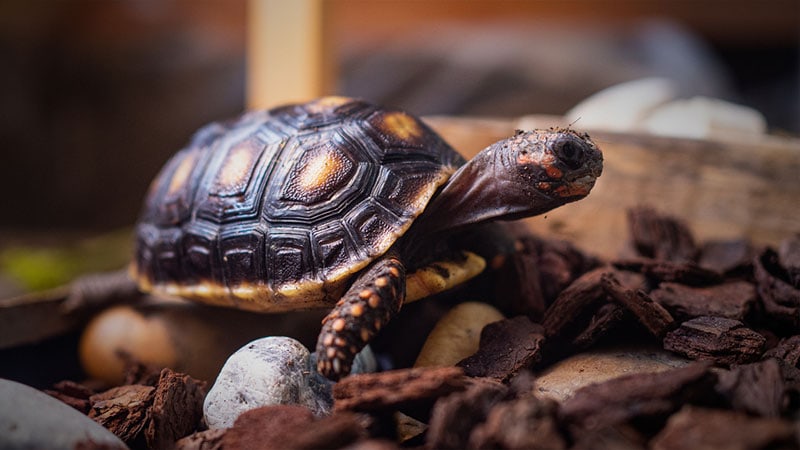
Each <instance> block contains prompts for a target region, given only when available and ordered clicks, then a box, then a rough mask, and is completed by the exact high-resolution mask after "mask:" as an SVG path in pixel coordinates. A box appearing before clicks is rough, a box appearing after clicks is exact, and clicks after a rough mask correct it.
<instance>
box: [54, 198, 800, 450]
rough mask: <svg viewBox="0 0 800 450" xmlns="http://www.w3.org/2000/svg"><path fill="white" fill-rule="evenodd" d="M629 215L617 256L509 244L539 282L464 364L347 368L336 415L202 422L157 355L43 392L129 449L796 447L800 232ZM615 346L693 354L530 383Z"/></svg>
mask: <svg viewBox="0 0 800 450" xmlns="http://www.w3.org/2000/svg"><path fill="white" fill-rule="evenodd" d="M628 224H629V231H630V233H631V238H630V245H629V247H630V248H632V249H634V251H635V255H632V256H628V257H626V258H624V259H620V260H615V261H599V260H597V259H596V258H593V257H592V256H590V255H586V254H584V253H582V252H580V251H579V250H577V249H575V248H574V247H573V246H571V245H570V244H568V243H565V242H563V241H549V240H543V239H539V238H535V237H522V238H520V239H519V241H518V243H517V249H518V250H519V253H520V255H519V257H518V258H516V259H512V260H510V262H509V263H508V264H505V265H504V266H503V267H504V268H506V269H507V268H509V267H511V268H513V269H514V270H517V271H518V272H516V273H515V274H513V276H508V277H500V278H498V279H501V280H505V281H509V282H511V281H513V282H516V283H519V282H522V281H524V280H525V275H526V274H528V275H530V276H531V277H533V278H534V279H533V281H531V283H530V284H529V285H525V286H522V287H521V288H520V292H524V295H522V296H521V297H519V298H517V299H515V300H513V301H508V302H506V305H507V306H508V307H507V308H505V310H504V312H506V313H507V314H508V315H509V316H510V317H509V318H508V319H505V320H502V321H499V322H495V323H492V324H490V325H487V326H486V327H485V328H484V329H483V331H482V333H481V336H480V346H479V349H478V351H477V352H476V353H475V354H473V355H472V356H470V357H468V358H466V359H464V360H462V361H461V362H459V363H458V365H457V367H438V368H400V369H396V370H391V371H385V372H380V373H373V374H360V375H353V376H349V377H345V378H344V379H343V380H341V381H340V382H339V383H337V384H336V385H335V386H334V389H333V398H334V412H333V413H332V414H331V415H330V416H328V417H324V418H317V417H314V416H313V415H312V414H311V412H310V411H309V410H307V409H305V408H303V407H300V406H270V407H262V408H258V409H255V410H252V411H249V412H247V413H245V414H243V415H241V416H240V417H239V419H238V420H237V421H236V423H235V425H234V426H233V427H232V428H230V429H227V430H206V429H205V426H204V424H203V420H202V399H203V395H204V388H205V387H204V384H203V383H202V382H198V381H197V380H193V379H191V378H190V377H188V376H186V375H182V374H178V373H175V372H172V371H170V370H166V369H165V370H164V371H161V372H158V373H154V372H152V371H148V370H145V369H144V368H142V367H139V368H138V372H137V371H136V370H132V372H131V376H130V379H129V382H128V384H126V385H124V386H120V387H116V388H112V389H110V390H106V391H102V392H95V391H93V390H90V389H88V388H86V387H84V386H82V385H80V384H76V383H71V382H64V383H59V384H58V385H56V386H54V387H53V389H52V390H50V391H49V393H50V394H51V395H53V396H54V397H56V398H59V399H61V400H63V401H64V402H66V403H67V404H69V405H71V406H73V407H74V408H76V409H78V410H80V411H82V412H84V413H86V414H88V415H89V417H92V418H93V419H95V420H96V421H98V422H99V423H101V424H102V425H104V426H106V427H107V428H109V429H110V430H111V431H113V432H114V433H116V434H117V435H118V436H120V437H121V438H122V439H123V440H124V441H125V442H126V443H128V444H129V445H130V446H131V447H132V448H170V447H173V446H175V447H176V448H180V449H185V450H188V449H221V448H224V449H273V448H285V449H293V448H296V449H311V448H346V449H397V448H425V449H434V448H436V449H439V448H441V449H455V448H466V449H478V448H526V449H528V448H529V449H589V448H591V449H612V448H613V449H645V448H648V449H665V450H667V449H677V448H697V449H711V448H733V449H773V448H781V449H798V448H800V443H799V442H798V437H797V433H796V431H795V430H796V429H797V427H796V425H795V423H796V422H795V418H796V417H797V414H798V412H800V236H791V237H789V238H787V239H786V241H785V242H784V243H783V244H782V245H780V246H779V248H769V247H759V246H757V245H754V244H753V243H751V242H748V241H746V240H742V239H740V240H726V241H708V242H699V241H698V240H697V239H695V237H694V236H693V235H692V233H691V230H690V229H689V228H688V227H687V226H686V225H685V224H684V223H683V222H681V221H680V220H679V219H677V218H674V217H670V216H665V215H662V214H659V213H658V212H657V211H655V210H653V209H649V208H638V209H635V210H632V211H631V212H630V214H629V216H628ZM501 288H502V289H500V292H503V290H505V291H508V290H509V289H510V286H508V285H504V286H502V287H501ZM520 298H521V299H522V300H520ZM500 304H501V305H502V304H503V303H502V302H500ZM401 332H402V330H399V331H398V332H397V333H398V334H397V336H394V337H389V339H397V340H400V341H402V340H403V339H406V338H407V337H406V336H403V335H401V334H400V333H401ZM617 342H637V343H642V344H647V345H657V346H660V347H661V348H663V349H665V350H666V351H669V352H672V353H674V354H676V355H679V356H682V357H684V358H687V359H689V360H692V362H691V363H690V364H689V365H687V366H685V367H682V368H676V369H670V370H667V371H664V372H659V373H656V374H652V373H648V374H636V373H634V374H629V375H624V376H622V377H618V378H614V379H611V380H608V381H604V382H601V383H597V384H593V385H589V386H586V387H583V388H581V389H579V390H577V391H576V392H574V394H573V395H572V396H571V397H570V398H568V399H567V400H565V401H564V402H563V403H557V402H555V401H553V400H549V399H546V398H543V397H540V396H539V394H538V392H536V391H535V390H534V389H533V388H532V385H533V384H532V382H533V379H534V378H535V375H533V374H535V373H538V372H539V371H540V370H542V369H545V368H547V367H549V366H550V365H552V364H554V363H555V362H558V361H561V360H563V359H565V358H567V357H569V356H571V355H574V354H576V353H578V352H581V351H585V350H586V349H592V348H594V347H597V346H600V345H603V344H604V343H617Z"/></svg>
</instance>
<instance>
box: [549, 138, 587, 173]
mask: <svg viewBox="0 0 800 450" xmlns="http://www.w3.org/2000/svg"><path fill="white" fill-rule="evenodd" d="M554 150H555V154H556V156H558V158H559V159H560V160H561V161H563V162H564V164H566V165H567V166H569V167H570V168H572V169H577V168H578V167H580V166H581V163H582V162H583V156H584V149H583V144H582V143H580V142H577V141H575V140H574V139H561V140H559V141H558V142H556V143H555V145H554Z"/></svg>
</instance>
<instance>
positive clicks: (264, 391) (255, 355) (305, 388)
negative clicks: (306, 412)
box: [203, 336, 377, 428]
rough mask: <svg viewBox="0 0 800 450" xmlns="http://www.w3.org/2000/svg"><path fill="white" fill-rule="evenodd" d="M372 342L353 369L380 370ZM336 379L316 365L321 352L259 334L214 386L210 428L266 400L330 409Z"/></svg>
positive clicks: (207, 407) (206, 409)
mask: <svg viewBox="0 0 800 450" xmlns="http://www.w3.org/2000/svg"><path fill="white" fill-rule="evenodd" d="M376 365H377V364H376V362H375V357H374V356H373V355H372V351H371V350H369V347H366V348H365V349H364V350H363V351H362V352H361V353H359V354H358V356H357V357H356V360H355V362H354V365H353V373H362V372H366V371H375V368H376ZM332 386H333V383H332V382H331V381H330V380H328V379H327V378H325V377H323V376H322V375H320V374H319V373H318V372H317V370H316V355H314V354H310V353H309V351H308V349H306V348H305V346H303V344H301V343H300V342H298V341H296V340H294V339H292V338H288V337H283V336H272V337H265V338H261V339H257V340H255V341H253V342H250V343H249V344H247V345H245V346H244V347H242V348H240V349H239V350H237V351H236V353H234V354H233V355H231V356H230V358H228V360H227V361H226V362H225V365H224V366H222V370H221V371H220V373H219V375H218V376H217V379H216V382H215V383H214V386H212V387H211V390H209V392H208V395H207V396H206V399H205V403H204V404H203V414H204V415H205V419H206V423H207V424H208V426H209V428H229V427H231V426H232V425H233V423H234V422H235V421H236V418H237V417H239V414H241V413H243V412H245V411H249V410H251V409H254V408H258V407H260V406H268V405H301V406H305V407H307V408H309V409H310V410H311V411H312V412H313V413H314V414H315V415H317V416H323V415H327V414H329V413H330V411H331V408H332V406H333V397H332V394H331V390H332Z"/></svg>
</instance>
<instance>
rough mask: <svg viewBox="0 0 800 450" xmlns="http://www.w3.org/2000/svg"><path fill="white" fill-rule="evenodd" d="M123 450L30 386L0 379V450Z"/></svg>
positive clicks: (83, 417)
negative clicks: (100, 449)
mask: <svg viewBox="0 0 800 450" xmlns="http://www.w3.org/2000/svg"><path fill="white" fill-rule="evenodd" d="M82 447H86V448H89V447H91V448H96V447H103V448H109V449H117V448H118V449H127V448H128V447H127V446H126V445H125V443H124V442H122V441H121V440H120V439H119V438H118V437H117V436H115V435H114V434H113V433H111V432H110V431H108V430H107V429H105V428H103V427H102V426H100V425H99V424H97V423H96V422H95V421H93V420H92V419H90V418H88V417H87V416H86V415H84V414H81V413H80V412H79V411H78V410H76V409H74V408H72V407H70V406H68V405H67V404H65V403H63V402H61V401H59V400H56V399H55V398H53V397H50V396H49V395H47V394H45V393H43V392H40V391H38V390H36V389H34V388H32V387H30V386H26V385H24V384H21V383H17V382H15V381H11V380H4V379H0V448H4V449H6V448H8V449H41V448H47V449H75V448H82Z"/></svg>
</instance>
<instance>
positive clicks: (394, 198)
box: [132, 97, 464, 311]
mask: <svg viewBox="0 0 800 450" xmlns="http://www.w3.org/2000/svg"><path fill="white" fill-rule="evenodd" d="M463 163H464V160H463V159H462V157H461V156H460V155H459V154H458V153H457V152H456V151H455V150H453V149H452V148H451V147H450V146H449V145H448V144H447V143H446V142H444V140H442V139H441V138H440V137H439V136H438V135H437V134H436V133H434V132H433V131H432V130H430V129H429V128H428V127H427V126H426V125H425V124H424V123H422V122H421V121H419V120H418V119H416V118H414V117H412V116H411V115H408V114H406V113H404V112H402V111H399V110H388V109H381V108H379V107H377V106H375V105H372V104H369V103H366V102H363V101H358V100H353V99H348V98H342V97H327V98H323V99H320V100H317V101H314V102H311V103H307V104H297V105H289V106H284V107H280V108H276V109H272V110H269V111H258V112H251V113H247V114H244V115H243V116H241V117H239V118H237V119H235V120H233V121H229V122H225V123H213V124H211V125H208V126H206V127H204V128H202V129H201V130H200V131H198V132H197V134H196V135H195V136H194V137H193V139H192V140H191V142H190V144H189V145H188V146H187V147H186V148H184V149H183V150H181V151H180V152H178V153H177V154H176V155H175V156H174V157H173V158H172V159H171V160H170V161H169V162H168V163H167V164H166V165H165V167H164V168H163V169H162V171H161V173H160V174H159V175H158V176H157V177H156V178H155V180H154V181H153V183H152V185H151V187H150V190H149V193H148V195H147V198H146V201H145V205H144V209H143V212H142V214H141V218H140V221H139V223H138V225H137V229H136V255H135V260H134V263H133V266H132V271H133V273H134V276H135V277H136V279H137V280H138V282H139V284H140V287H141V288H142V289H143V290H145V291H150V292H155V293H158V294H162V295H164V294H166V295H175V296H181V297H186V298H192V299H195V300H200V301H203V302H207V303H213V304H220V305H228V306H234V307H238V308H244V309H252V310H262V311H286V310H294V309H303V308H312V307H320V306H326V305H327V306H330V305H331V304H332V303H334V302H336V301H337V300H338V299H339V297H340V296H341V294H342V293H343V291H344V289H345V288H346V284H347V281H348V279H349V278H350V277H351V276H352V275H354V274H356V273H358V272H359V271H360V270H361V269H363V268H364V267H366V266H367V265H368V264H369V263H370V262H371V261H373V260H374V259H375V258H376V257H378V256H380V255H382V254H384V253H385V252H386V251H387V250H388V249H389V248H390V247H391V246H392V245H393V244H394V243H395V241H396V240H397V239H398V238H399V237H401V236H402V235H403V234H404V233H405V231H406V230H407V229H408V228H409V227H410V226H411V224H412V223H413V221H414V219H415V218H416V217H417V216H418V215H419V214H420V213H422V211H423V210H424V209H425V206H426V204H427V203H428V201H429V200H430V199H431V197H432V196H433V195H434V193H435V192H436V190H437V188H438V187H439V186H440V185H442V184H443V183H444V182H445V181H446V180H447V179H448V177H449V176H450V175H451V174H452V173H453V171H454V170H455V168H456V167H457V166H459V165H461V164H463Z"/></svg>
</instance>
